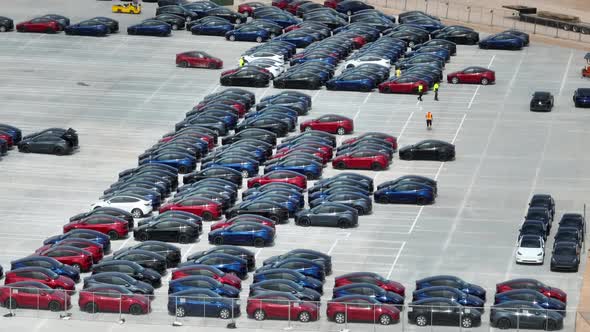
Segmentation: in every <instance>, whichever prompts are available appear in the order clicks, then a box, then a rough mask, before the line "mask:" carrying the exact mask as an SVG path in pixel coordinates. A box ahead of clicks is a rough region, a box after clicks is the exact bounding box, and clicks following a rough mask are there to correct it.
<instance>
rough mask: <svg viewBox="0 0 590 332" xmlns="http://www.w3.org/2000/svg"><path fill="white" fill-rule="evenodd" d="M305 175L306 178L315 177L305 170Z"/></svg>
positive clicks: (311, 178)
mask: <svg viewBox="0 0 590 332" xmlns="http://www.w3.org/2000/svg"><path fill="white" fill-rule="evenodd" d="M305 177H306V178H307V179H308V180H313V179H314V178H315V174H313V173H312V172H305Z"/></svg>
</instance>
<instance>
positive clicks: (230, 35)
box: [225, 24, 271, 43]
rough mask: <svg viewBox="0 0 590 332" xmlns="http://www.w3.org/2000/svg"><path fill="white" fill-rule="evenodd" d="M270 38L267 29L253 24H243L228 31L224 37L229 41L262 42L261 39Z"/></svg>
mask: <svg viewBox="0 0 590 332" xmlns="http://www.w3.org/2000/svg"><path fill="white" fill-rule="evenodd" d="M269 38H271V36H270V32H268V30H266V29H264V28H261V27H258V26H255V25H248V24H246V25H244V26H242V27H240V28H237V29H235V30H231V31H228V32H227V33H226V34H225V39H227V40H231V41H236V40H237V41H255V42H258V43H262V42H263V41H266V40H268V39H269Z"/></svg>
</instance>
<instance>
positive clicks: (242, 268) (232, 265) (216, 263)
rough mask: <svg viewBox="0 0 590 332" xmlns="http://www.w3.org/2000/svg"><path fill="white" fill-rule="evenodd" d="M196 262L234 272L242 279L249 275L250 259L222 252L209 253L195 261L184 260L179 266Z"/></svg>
mask: <svg viewBox="0 0 590 332" xmlns="http://www.w3.org/2000/svg"><path fill="white" fill-rule="evenodd" d="M194 264H204V265H209V266H213V267H216V268H218V269H219V270H221V271H223V272H225V273H233V274H235V275H237V276H238V277H240V278H241V279H245V278H246V277H247V276H248V261H246V260H245V259H242V258H240V257H236V256H232V255H227V254H222V253H213V254H208V255H205V256H203V257H201V258H199V259H196V260H194V261H188V262H184V263H182V264H180V265H179V267H183V266H190V265H194Z"/></svg>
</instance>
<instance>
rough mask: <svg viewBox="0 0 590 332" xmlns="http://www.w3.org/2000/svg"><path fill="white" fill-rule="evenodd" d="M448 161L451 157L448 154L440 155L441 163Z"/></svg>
mask: <svg viewBox="0 0 590 332" xmlns="http://www.w3.org/2000/svg"><path fill="white" fill-rule="evenodd" d="M447 159H449V155H448V154H447V153H445V152H443V153H439V154H438V160H439V161H445V160H447Z"/></svg>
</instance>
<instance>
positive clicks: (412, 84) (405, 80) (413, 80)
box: [378, 76, 428, 93]
mask: <svg viewBox="0 0 590 332" xmlns="http://www.w3.org/2000/svg"><path fill="white" fill-rule="evenodd" d="M420 84H422V88H423V90H422V92H426V91H428V83H427V82H426V81H423V80H421V79H419V78H417V77H413V76H405V77H404V76H402V77H398V78H395V79H391V80H387V81H385V82H383V83H381V84H379V86H378V88H379V92H380V93H418V86H419V85H420Z"/></svg>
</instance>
